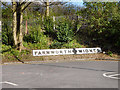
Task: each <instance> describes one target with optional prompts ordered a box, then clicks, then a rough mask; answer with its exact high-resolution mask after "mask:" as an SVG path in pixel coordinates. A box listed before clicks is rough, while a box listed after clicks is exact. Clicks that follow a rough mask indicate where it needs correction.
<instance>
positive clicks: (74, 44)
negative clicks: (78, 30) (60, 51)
mask: <svg viewBox="0 0 120 90" xmlns="http://www.w3.org/2000/svg"><path fill="white" fill-rule="evenodd" d="M63 47H64V48H83V46H82V45H80V44H79V43H78V42H77V41H76V40H72V41H71V42H68V43H65V44H63Z"/></svg>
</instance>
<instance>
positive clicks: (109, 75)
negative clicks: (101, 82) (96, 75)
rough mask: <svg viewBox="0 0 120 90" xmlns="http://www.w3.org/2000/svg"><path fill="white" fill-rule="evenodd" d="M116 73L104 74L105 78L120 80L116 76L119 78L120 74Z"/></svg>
mask: <svg viewBox="0 0 120 90" xmlns="http://www.w3.org/2000/svg"><path fill="white" fill-rule="evenodd" d="M115 73H116V72H107V73H104V74H103V76H104V77H107V78H113V79H120V78H118V77H115V76H118V75H120V74H115Z"/></svg>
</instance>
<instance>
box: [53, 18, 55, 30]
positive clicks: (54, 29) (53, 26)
mask: <svg viewBox="0 0 120 90" xmlns="http://www.w3.org/2000/svg"><path fill="white" fill-rule="evenodd" d="M53 22H54V25H53V30H55V16H53Z"/></svg>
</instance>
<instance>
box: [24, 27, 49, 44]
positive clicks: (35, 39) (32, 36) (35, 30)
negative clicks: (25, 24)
mask: <svg viewBox="0 0 120 90" xmlns="http://www.w3.org/2000/svg"><path fill="white" fill-rule="evenodd" d="M29 29H30V30H31V31H30V32H29V34H27V35H25V36H24V38H23V40H24V41H25V42H31V43H41V44H43V45H45V44H47V37H46V36H45V35H44V34H43V32H42V30H41V27H40V26H38V25H36V26H32V27H29Z"/></svg>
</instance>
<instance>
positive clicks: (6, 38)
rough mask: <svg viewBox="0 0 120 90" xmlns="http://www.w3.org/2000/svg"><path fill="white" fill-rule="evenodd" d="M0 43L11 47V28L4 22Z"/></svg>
mask: <svg viewBox="0 0 120 90" xmlns="http://www.w3.org/2000/svg"><path fill="white" fill-rule="evenodd" d="M2 43H3V44H6V45H13V34H12V28H11V27H10V25H9V22H4V23H3V25H2Z"/></svg>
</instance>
